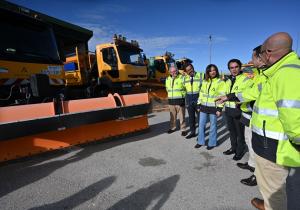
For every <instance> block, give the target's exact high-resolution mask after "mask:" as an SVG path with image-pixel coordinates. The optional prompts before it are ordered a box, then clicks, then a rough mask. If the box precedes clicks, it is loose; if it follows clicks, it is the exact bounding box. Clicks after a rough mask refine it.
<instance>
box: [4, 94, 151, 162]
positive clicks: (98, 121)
mask: <svg viewBox="0 0 300 210" xmlns="http://www.w3.org/2000/svg"><path fill="white" fill-rule="evenodd" d="M58 107H59V108H58ZM148 109H149V99H148V94H145V93H144V94H133V95H126V96H119V95H117V94H115V95H111V94H110V95H109V96H108V97H101V98H92V99H81V100H72V101H63V102H59V103H58V104H55V103H45V104H32V105H21V106H12V107H0V133H1V135H0V162H1V161H7V160H12V159H16V158H20V157H26V156H31V155H33V154H38V153H43V152H46V151H49V150H55V149H60V148H65V147H69V146H72V145H77V144H83V143H87V142H91V141H99V140H103V139H106V138H108V137H113V136H119V135H123V134H127V133H131V132H136V131H140V130H144V129H147V128H148V127H149V125H148V118H147V112H148Z"/></svg>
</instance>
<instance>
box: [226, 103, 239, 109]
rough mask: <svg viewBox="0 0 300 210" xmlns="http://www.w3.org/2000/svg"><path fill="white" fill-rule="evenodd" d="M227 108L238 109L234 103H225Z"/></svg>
mask: <svg viewBox="0 0 300 210" xmlns="http://www.w3.org/2000/svg"><path fill="white" fill-rule="evenodd" d="M225 106H226V107H229V108H234V109H235V108H236V104H233V103H225Z"/></svg>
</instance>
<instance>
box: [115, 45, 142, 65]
mask: <svg viewBox="0 0 300 210" xmlns="http://www.w3.org/2000/svg"><path fill="white" fill-rule="evenodd" d="M117 48H118V53H119V57H120V59H121V63H123V64H132V65H136V66H145V62H144V59H143V56H142V54H141V51H140V50H139V49H137V48H130V47H125V46H117Z"/></svg>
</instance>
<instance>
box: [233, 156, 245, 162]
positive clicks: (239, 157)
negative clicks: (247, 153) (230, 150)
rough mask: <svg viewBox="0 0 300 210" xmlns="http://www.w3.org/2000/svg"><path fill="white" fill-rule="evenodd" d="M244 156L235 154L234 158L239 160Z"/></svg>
mask: <svg viewBox="0 0 300 210" xmlns="http://www.w3.org/2000/svg"><path fill="white" fill-rule="evenodd" d="M242 158H243V155H234V156H233V158H232V159H233V160H235V161H238V160H240V159H242Z"/></svg>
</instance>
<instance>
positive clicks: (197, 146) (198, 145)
mask: <svg viewBox="0 0 300 210" xmlns="http://www.w3.org/2000/svg"><path fill="white" fill-rule="evenodd" d="M194 147H195V148H197V149H198V148H200V147H202V145H200V144H196V145H195V146H194Z"/></svg>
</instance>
